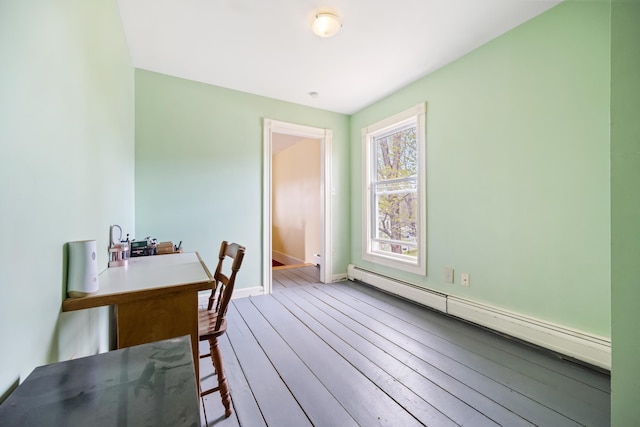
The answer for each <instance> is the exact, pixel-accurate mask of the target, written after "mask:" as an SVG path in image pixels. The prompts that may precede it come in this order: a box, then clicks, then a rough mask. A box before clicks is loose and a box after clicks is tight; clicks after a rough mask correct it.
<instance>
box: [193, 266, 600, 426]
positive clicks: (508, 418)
mask: <svg viewBox="0 0 640 427" xmlns="http://www.w3.org/2000/svg"><path fill="white" fill-rule="evenodd" d="M314 270H315V271H317V269H316V268H315V267H304V268H301V269H282V270H277V271H276V270H274V272H273V277H274V283H273V288H274V292H273V294H272V295H265V296H259V297H251V298H243V299H237V300H233V301H232V304H231V305H230V308H229V313H228V317H227V318H228V321H229V328H228V331H227V334H226V335H225V336H224V337H223V339H222V340H221V342H220V345H221V347H222V352H223V358H224V365H225V369H226V373H227V379H228V381H229V384H230V388H231V398H232V402H233V408H234V414H233V415H232V416H231V417H229V418H226V419H225V418H223V416H222V414H223V408H222V404H221V402H220V397H219V394H217V393H215V394H212V395H210V396H207V397H205V398H204V399H203V404H204V411H203V415H202V416H203V420H206V421H205V422H203V424H204V425H208V426H251V427H253V426H296V427H297V426H305V425H306V426H311V425H314V426H356V425H359V426H374V425H388V426H412V425H429V426H438V427H439V426H456V425H465V426H498V425H502V426H525V425H526V426H530V425H538V426H553V427H555V426H580V425H583V426H608V425H610V421H609V418H610V379H609V376H608V375H606V374H603V373H600V372H597V371H594V370H591V369H588V368H585V367H582V366H578V365H575V364H572V363H569V362H567V361H564V360H561V359H560V358H558V357H556V356H554V355H552V354H550V353H547V352H544V351H541V350H538V349H535V348H532V347H529V346H526V345H524V344H522V343H519V342H516V341H512V340H509V339H506V338H504V337H501V336H499V335H497V334H494V333H491V332H489V331H486V330H484V329H481V328H478V327H475V326H472V325H469V324H467V323H464V322H461V321H458V320H456V319H453V318H450V317H447V316H444V315H442V314H440V313H437V312H434V311H432V310H429V309H426V308H424V307H421V306H418V305H415V304H413V303H410V302H408V301H404V300H402V299H399V298H396V297H393V296H391V295H388V294H385V293H382V292H379V291H377V290H375V289H372V288H370V287H368V286H364V285H362V284H358V283H354V282H342V283H334V284H327V285H325V284H319V283H317V280H318V279H317V276H314ZM201 376H202V379H203V382H204V385H203V387H205V388H206V387H208V384H207V383H208V382H211V381H215V376H213V375H212V367H211V363H210V361H209V360H208V359H202V360H201ZM205 412H206V416H205Z"/></svg>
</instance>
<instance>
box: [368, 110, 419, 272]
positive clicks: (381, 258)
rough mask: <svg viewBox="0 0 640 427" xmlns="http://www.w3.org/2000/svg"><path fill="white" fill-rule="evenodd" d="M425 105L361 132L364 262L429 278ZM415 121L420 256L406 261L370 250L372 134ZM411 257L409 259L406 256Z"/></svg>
mask: <svg viewBox="0 0 640 427" xmlns="http://www.w3.org/2000/svg"><path fill="white" fill-rule="evenodd" d="M425 116H426V105H425V104H418V105H416V106H415V107H413V108H410V109H408V110H406V111H403V112H401V113H398V114H395V115H393V116H391V117H387V118H386V119H384V120H381V121H379V122H377V123H374V124H372V125H370V126H367V127H365V128H363V129H362V154H363V155H362V162H363V167H362V173H363V176H362V178H363V180H362V194H363V200H362V210H363V213H364V221H363V225H362V239H363V241H362V259H363V260H365V261H370V262H373V263H376V264H380V265H384V266H387V267H392V268H395V269H398V270H403V271H407V272H409V273H414V274H419V275H423V276H424V275H426V273H427V271H426V267H427V220H426V218H427V203H426V202H427V197H426V194H427V192H426V187H427V181H426V168H427V162H426V151H427V145H426V128H425ZM412 118H415V120H416V123H417V127H418V129H417V138H418V141H417V146H418V182H417V185H418V189H417V198H418V227H419V230H418V236H417V237H418V239H417V240H418V242H417V244H418V256H417V257H416V259H415V261H413V260H403V259H400V258H397V257H393V256H386V255H383V254H380V253H378V252H373V251H372V250H371V240H372V236H371V220H372V218H371V214H372V212H371V191H370V188H369V187H370V182H371V169H370V168H371V143H370V135H371V134H373V133H378V132H383V131H384V130H386V129H388V128H392V127H395V126H397V125H398V124H399V123H400V122H402V121H406V120H410V119H412ZM407 258H408V257H407Z"/></svg>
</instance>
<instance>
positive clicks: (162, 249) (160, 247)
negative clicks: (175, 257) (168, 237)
mask: <svg viewBox="0 0 640 427" xmlns="http://www.w3.org/2000/svg"><path fill="white" fill-rule="evenodd" d="M156 251H157V252H158V255H164V254H172V253H174V250H173V242H160V243H158V244H157V245H156Z"/></svg>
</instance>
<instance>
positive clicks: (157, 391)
mask: <svg viewBox="0 0 640 427" xmlns="http://www.w3.org/2000/svg"><path fill="white" fill-rule="evenodd" d="M198 405H199V398H198V386H197V383H196V377H195V373H194V365H193V356H192V351H191V340H190V339H189V337H188V336H183V337H179V338H172V339H168V340H164V341H156V342H153V343H149V344H142V345H138V346H134V347H129V348H125V349H122V350H116V351H110V352H108V353H102V354H97V355H95V356H89V357H83V358H79V359H73V360H69V361H66V362H60V363H53V364H50V365H45V366H41V367H38V368H36V369H35V370H34V371H33V372H32V373H31V374H30V375H29V376H28V377H27V379H26V380H25V381H24V382H23V383H22V384H21V385H20V386H19V387H18V388H17V389H15V390H14V392H13V393H12V394H11V395H10V396H9V397H8V398H7V400H6V401H5V402H4V403H3V404H2V405H0V420H1V423H2V426H3V427H14V426H15V427H18V426H20V427H21V426H48V427H57V426H68V427H75V426H82V427H85V426H92V427H102V426H147V425H152V426H156V427H162V426H166V427H181V426H186V427H197V426H200V425H201V424H200V409H199V406H198Z"/></svg>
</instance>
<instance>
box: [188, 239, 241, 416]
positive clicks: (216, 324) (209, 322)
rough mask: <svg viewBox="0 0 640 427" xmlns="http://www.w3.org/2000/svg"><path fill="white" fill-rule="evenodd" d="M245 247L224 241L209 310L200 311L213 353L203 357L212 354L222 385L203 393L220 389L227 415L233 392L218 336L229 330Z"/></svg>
mask: <svg viewBox="0 0 640 427" xmlns="http://www.w3.org/2000/svg"><path fill="white" fill-rule="evenodd" d="M244 251H245V248H244V246H240V245H238V244H237V243H231V244H229V243H227V242H226V241H224V242H222V244H221V245H220V254H219V255H218V266H217V267H216V272H215V273H214V275H213V279H214V280H213V286H212V288H211V296H210V297H209V304H208V306H207V309H206V310H205V309H200V310H198V335H199V337H200V341H209V347H210V349H211V352H210V353H209V354H205V355H200V358H204V357H208V356H211V361H212V362H213V367H214V369H215V374H216V376H217V377H218V386H217V387H214V388H212V389H209V390H205V391H202V392H201V393H200V396H206V395H208V394H210V393H213V392H216V391H219V392H220V398H221V399H222V404H223V405H224V408H225V413H224V415H225V417H228V416H229V415H231V413H232V412H233V411H232V410H231V397H230V395H229V386H228V384H227V379H226V377H225V375H224V368H223V367H222V355H221V354H220V348H219V347H218V337H219V336H221V335H222V334H224V333H225V332H226V331H227V321H226V319H225V315H226V314H227V307H228V305H229V301H231V294H232V293H233V286H234V284H235V280H236V274H238V271H239V270H240V266H241V265H242V259H243V258H244ZM226 258H231V259H233V263H232V264H231V273H230V274H229V275H228V276H227V275H226V274H224V273H223V272H222V264H223V262H224V260H225V259H226Z"/></svg>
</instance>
